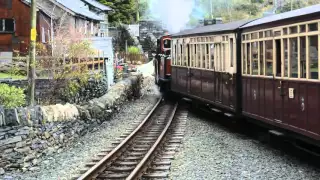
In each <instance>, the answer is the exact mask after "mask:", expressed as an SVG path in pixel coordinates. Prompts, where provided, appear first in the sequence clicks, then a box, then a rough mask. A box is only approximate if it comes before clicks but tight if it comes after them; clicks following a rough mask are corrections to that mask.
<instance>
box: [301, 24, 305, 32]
mask: <svg viewBox="0 0 320 180" xmlns="http://www.w3.org/2000/svg"><path fill="white" fill-rule="evenodd" d="M303 32H306V25H300V33H303Z"/></svg>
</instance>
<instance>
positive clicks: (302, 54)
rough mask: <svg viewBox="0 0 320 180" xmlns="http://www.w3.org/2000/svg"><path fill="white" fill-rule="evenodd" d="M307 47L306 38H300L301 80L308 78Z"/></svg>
mask: <svg viewBox="0 0 320 180" xmlns="http://www.w3.org/2000/svg"><path fill="white" fill-rule="evenodd" d="M306 47H307V46H306V37H300V78H306V77H307V74H306V72H307V68H306Z"/></svg>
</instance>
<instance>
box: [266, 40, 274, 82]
mask: <svg viewBox="0 0 320 180" xmlns="http://www.w3.org/2000/svg"><path fill="white" fill-rule="evenodd" d="M265 56H266V57H265V58H266V62H265V73H266V76H272V75H273V42H272V40H269V41H266V54H265Z"/></svg>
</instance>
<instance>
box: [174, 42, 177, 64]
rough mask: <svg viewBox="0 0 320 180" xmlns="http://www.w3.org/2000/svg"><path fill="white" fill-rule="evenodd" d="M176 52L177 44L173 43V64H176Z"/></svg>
mask: <svg viewBox="0 0 320 180" xmlns="http://www.w3.org/2000/svg"><path fill="white" fill-rule="evenodd" d="M176 54H177V45H176V44H175V45H174V51H173V58H174V60H173V63H174V65H177V58H176Z"/></svg>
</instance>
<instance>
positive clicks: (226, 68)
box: [171, 20, 248, 113]
mask: <svg viewBox="0 0 320 180" xmlns="http://www.w3.org/2000/svg"><path fill="white" fill-rule="evenodd" d="M247 22H248V20H241V21H236V22H231V23H226V24H215V25H208V26H203V27H199V28H195V29H191V30H185V31H183V32H180V33H178V34H174V35H172V73H171V81H172V82H171V91H172V92H175V93H179V94H183V95H185V96H188V97H192V98H195V99H197V100H200V101H206V102H207V103H210V104H213V105H215V106H218V107H221V108H224V109H227V110H229V111H231V112H238V113H241V112H240V107H241V100H240V99H239V98H238V97H240V96H241V95H238V96H237V94H236V92H237V91H236V84H237V83H236V82H237V80H238V81H239V78H236V76H239V75H240V73H239V74H238V75H237V74H236V72H237V67H238V65H237V63H236V55H237V46H236V44H237V37H240V36H239V35H237V34H238V28H239V27H240V26H242V25H243V24H245V23H247ZM238 41H240V39H238ZM239 67H241V66H239ZM240 69H241V68H240Z"/></svg>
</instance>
